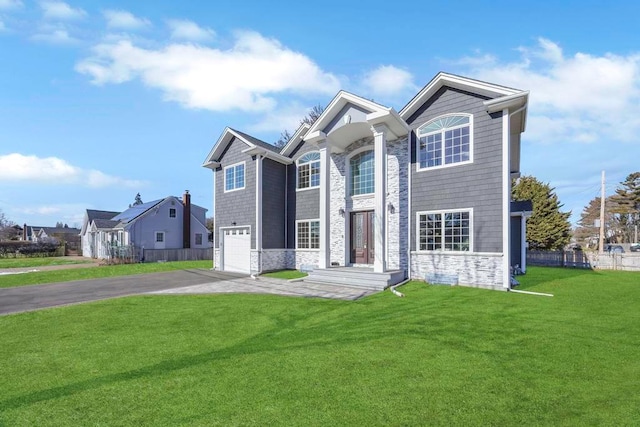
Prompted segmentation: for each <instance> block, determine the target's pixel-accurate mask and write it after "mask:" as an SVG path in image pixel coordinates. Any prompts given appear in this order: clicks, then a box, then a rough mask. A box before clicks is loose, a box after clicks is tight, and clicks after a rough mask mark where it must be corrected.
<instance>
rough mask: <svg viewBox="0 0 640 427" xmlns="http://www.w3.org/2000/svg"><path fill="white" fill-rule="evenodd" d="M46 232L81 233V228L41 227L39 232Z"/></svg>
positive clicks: (50, 233)
mask: <svg viewBox="0 0 640 427" xmlns="http://www.w3.org/2000/svg"><path fill="white" fill-rule="evenodd" d="M43 232H44V233H45V234H46V235H47V236H51V235H52V234H74V235H76V234H80V229H78V228H72V227H41V228H40V231H38V234H40V233H43Z"/></svg>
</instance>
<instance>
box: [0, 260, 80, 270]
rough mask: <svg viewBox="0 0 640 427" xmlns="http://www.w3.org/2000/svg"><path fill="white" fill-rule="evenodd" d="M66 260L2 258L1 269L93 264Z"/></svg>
mask: <svg viewBox="0 0 640 427" xmlns="http://www.w3.org/2000/svg"><path fill="white" fill-rule="evenodd" d="M65 258H66V257H37V258H0V268H25V267H42V266H47V265H68V264H86V263H89V262H91V261H82V260H78V259H65Z"/></svg>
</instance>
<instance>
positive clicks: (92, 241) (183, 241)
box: [81, 191, 211, 258]
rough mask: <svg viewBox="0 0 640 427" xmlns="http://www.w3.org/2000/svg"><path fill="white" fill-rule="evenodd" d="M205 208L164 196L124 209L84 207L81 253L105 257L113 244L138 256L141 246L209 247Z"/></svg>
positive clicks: (186, 197) (187, 197)
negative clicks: (87, 208) (85, 209)
mask: <svg viewBox="0 0 640 427" xmlns="http://www.w3.org/2000/svg"><path fill="white" fill-rule="evenodd" d="M206 212H207V209H205V208H203V207H201V206H198V205H192V204H191V195H190V194H189V192H188V191H187V192H185V194H184V195H183V196H182V200H180V198H178V197H175V196H168V197H165V198H163V199H159V200H154V201H152V202H147V203H142V204H140V205H136V206H131V207H130V208H129V209H127V210H125V211H124V212H121V213H118V212H109V211H94V210H87V212H86V213H85V218H84V222H83V225H82V231H81V236H82V255H83V256H85V257H91V258H108V257H109V256H111V254H112V250H113V248H114V247H116V248H119V247H131V248H134V249H135V251H136V253H138V254H140V256H141V257H142V256H143V255H142V254H143V253H144V249H181V248H202V249H205V248H209V247H211V244H210V243H209V240H208V234H209V232H208V230H207V227H206V226H205V223H206Z"/></svg>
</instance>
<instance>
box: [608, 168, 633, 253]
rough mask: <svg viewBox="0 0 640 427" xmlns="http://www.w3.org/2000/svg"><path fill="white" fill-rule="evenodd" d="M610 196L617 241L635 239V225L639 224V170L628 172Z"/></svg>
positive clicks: (631, 240)
mask: <svg viewBox="0 0 640 427" xmlns="http://www.w3.org/2000/svg"><path fill="white" fill-rule="evenodd" d="M620 185H621V186H622V187H619V188H617V189H616V194H614V195H613V196H611V201H612V204H613V206H612V212H614V213H615V215H616V219H617V221H618V230H617V231H618V233H617V241H620V242H633V241H635V240H636V227H638V226H639V225H640V172H634V173H632V174H629V175H628V176H627V178H626V179H625V180H624V181H623V182H621V183H620Z"/></svg>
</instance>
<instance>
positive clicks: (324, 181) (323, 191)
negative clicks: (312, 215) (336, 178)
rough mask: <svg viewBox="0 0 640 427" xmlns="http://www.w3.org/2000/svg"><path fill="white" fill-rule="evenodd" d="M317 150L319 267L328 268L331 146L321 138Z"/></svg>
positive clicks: (329, 263)
mask: <svg viewBox="0 0 640 427" xmlns="http://www.w3.org/2000/svg"><path fill="white" fill-rule="evenodd" d="M318 150H319V151H320V260H319V265H318V266H319V267H320V268H328V267H329V266H330V265H331V262H330V250H329V245H330V244H331V240H330V239H331V238H330V234H329V230H330V228H329V225H330V224H329V221H330V218H331V216H330V215H329V209H330V207H331V203H330V201H329V192H330V191H331V188H330V187H331V183H330V178H329V177H330V166H331V164H330V162H331V147H330V146H329V144H327V140H326V139H325V140H322V141H320V142H319V143H318Z"/></svg>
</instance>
